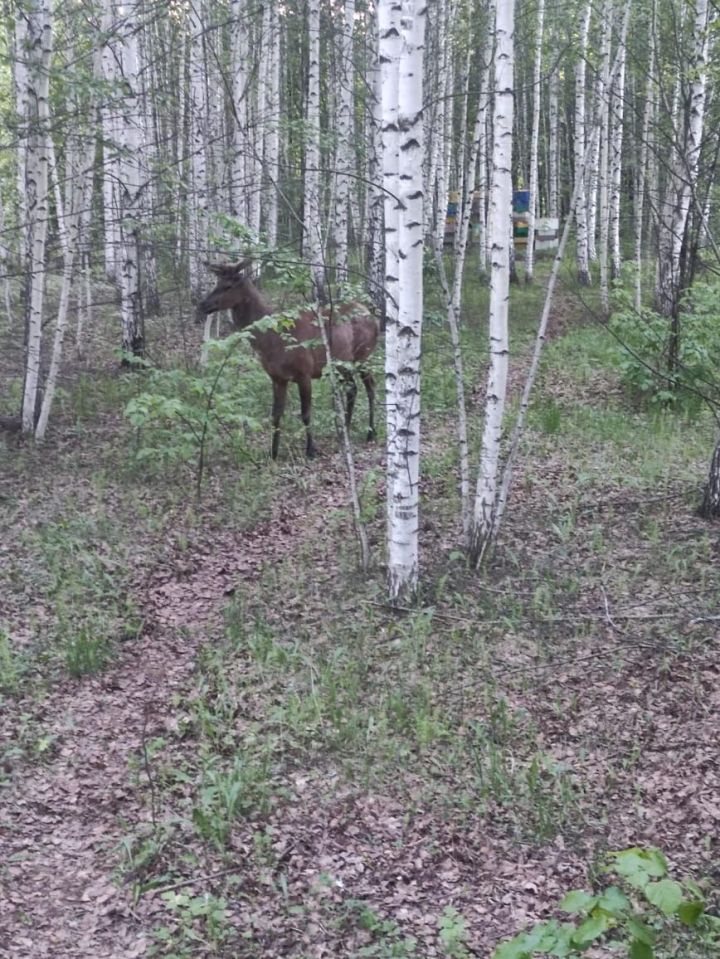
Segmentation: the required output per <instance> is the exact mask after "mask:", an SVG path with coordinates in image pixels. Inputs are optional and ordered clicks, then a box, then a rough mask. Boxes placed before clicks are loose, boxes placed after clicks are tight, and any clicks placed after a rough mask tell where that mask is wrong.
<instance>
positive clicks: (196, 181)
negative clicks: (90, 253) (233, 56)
mask: <svg viewBox="0 0 720 959" xmlns="http://www.w3.org/2000/svg"><path fill="white" fill-rule="evenodd" d="M204 12H205V6H204V2H203V0H193V3H191V4H190V7H189V12H188V28H189V30H190V90H189V101H188V112H189V114H190V144H189V150H190V183H191V191H190V202H189V209H188V217H189V224H190V226H189V238H190V248H189V267H190V291H191V294H192V296H193V299H196V300H197V299H200V297H201V296H202V292H203V284H204V282H205V276H204V274H203V272H202V270H201V262H202V259H201V258H202V256H203V255H204V253H205V251H206V250H207V246H208V165H207V152H206V147H207V129H206V127H207V115H208V103H207V97H206V84H205V62H206V61H205V44H204V35H205V25H204Z"/></svg>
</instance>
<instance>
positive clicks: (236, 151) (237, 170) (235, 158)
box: [230, 0, 249, 225]
mask: <svg viewBox="0 0 720 959" xmlns="http://www.w3.org/2000/svg"><path fill="white" fill-rule="evenodd" d="M230 16H231V24H232V26H231V38H230V57H231V66H230V70H231V79H232V114H233V124H232V146H231V150H232V157H231V164H230V179H231V190H230V195H231V197H232V201H231V202H232V206H231V209H232V213H233V216H234V217H236V218H237V219H238V220H239V221H240V223H242V224H243V225H247V222H248V196H247V191H248V182H247V173H246V166H247V163H248V162H249V157H248V156H247V155H246V153H247V120H248V110H247V97H248V88H247V85H248V60H249V50H248V35H249V28H248V23H247V16H248V11H247V0H231V2H230Z"/></svg>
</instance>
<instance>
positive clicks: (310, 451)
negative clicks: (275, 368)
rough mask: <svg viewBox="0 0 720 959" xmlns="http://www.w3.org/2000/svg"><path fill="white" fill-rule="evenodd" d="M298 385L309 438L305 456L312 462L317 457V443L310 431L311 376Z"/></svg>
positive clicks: (301, 409)
mask: <svg viewBox="0 0 720 959" xmlns="http://www.w3.org/2000/svg"><path fill="white" fill-rule="evenodd" d="M297 385H298V392H299V394H300V416H301V418H302V421H303V423H304V424H305V435H306V437H307V439H306V443H305V455H306V456H307V458H308V459H309V460H311V459H314V458H315V457H316V456H317V447H316V446H315V441H314V440H313V435H312V431H311V429H310V416H311V413H312V380H311V379H310V377H309V376H304V377H302V378H301V379H298V381H297Z"/></svg>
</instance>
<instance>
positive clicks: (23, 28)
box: [13, 9, 29, 260]
mask: <svg viewBox="0 0 720 959" xmlns="http://www.w3.org/2000/svg"><path fill="white" fill-rule="evenodd" d="M27 43H28V32H27V20H26V18H25V15H24V13H23V11H22V10H20V9H18V10H17V11H16V14H15V36H14V50H13V54H14V56H13V78H14V86H15V113H16V115H17V121H18V127H19V131H20V135H19V136H18V138H17V178H16V185H17V200H16V210H17V224H18V253H19V254H20V258H21V259H22V260H25V259H26V258H27V257H28V256H29V250H28V234H27V218H28V208H27V197H26V196H25V177H26V175H27V170H26V166H27V159H26V157H27V140H28V130H27V122H28V75H27V52H26V51H27Z"/></svg>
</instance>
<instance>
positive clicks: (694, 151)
mask: <svg viewBox="0 0 720 959" xmlns="http://www.w3.org/2000/svg"><path fill="white" fill-rule="evenodd" d="M707 28H708V4H707V0H695V3H694V17H693V23H692V46H693V54H692V70H691V71H690V76H691V81H690V91H689V93H690V95H689V98H688V103H687V113H686V117H685V118H684V123H683V125H682V127H681V126H679V125H678V123H677V122H676V123H674V125H673V127H674V129H673V134H674V138H675V139H676V140H678V141H679V144H680V146H679V149H677V150H676V151H675V153H674V164H673V169H672V170H671V171H670V177H669V183H668V186H667V191H668V196H669V201H668V204H667V208H668V209H669V211H670V212H669V215H667V214H666V216H665V217H664V219H663V223H662V225H661V231H662V232H663V234H664V236H662V237H661V239H660V243H659V249H658V257H659V262H658V286H657V292H656V302H657V308H658V311H659V312H660V313H661V314H662V315H664V316H667V317H670V318H672V319H673V321H674V323H673V332H672V337H671V339H672V340H673V341H676V339H677V314H678V308H679V303H680V295H681V292H682V276H681V252H682V247H683V242H684V240H685V233H686V230H687V225H688V214H689V212H690V204H691V201H692V198H693V196H694V195H695V191H696V185H697V176H698V168H699V163H700V148H701V145H702V135H703V126H704V120H705V101H706V86H707V65H708V43H709V36H708V29H707ZM683 131H685V132H684V135H683ZM675 354H676V350H674V349H673V346H672V343H671V359H670V362H671V368H672V364H673V356H674V355H675Z"/></svg>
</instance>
